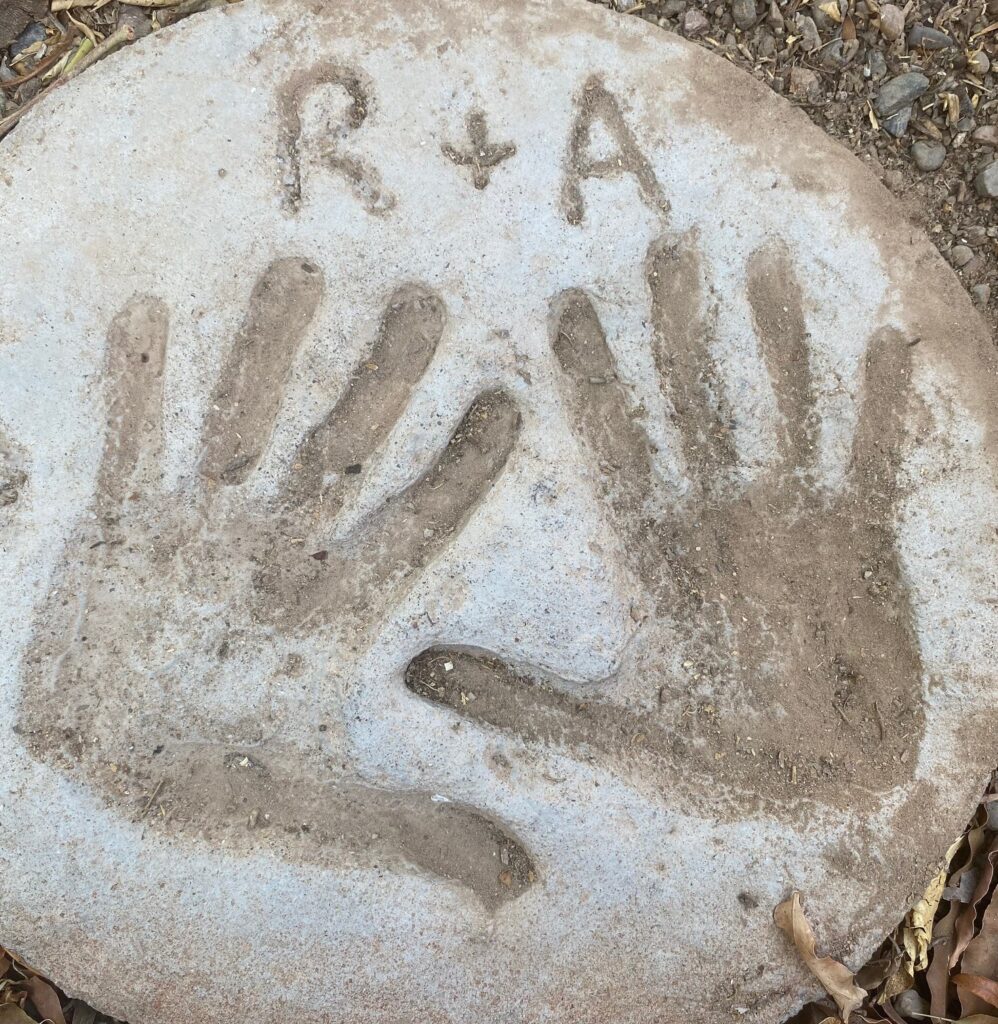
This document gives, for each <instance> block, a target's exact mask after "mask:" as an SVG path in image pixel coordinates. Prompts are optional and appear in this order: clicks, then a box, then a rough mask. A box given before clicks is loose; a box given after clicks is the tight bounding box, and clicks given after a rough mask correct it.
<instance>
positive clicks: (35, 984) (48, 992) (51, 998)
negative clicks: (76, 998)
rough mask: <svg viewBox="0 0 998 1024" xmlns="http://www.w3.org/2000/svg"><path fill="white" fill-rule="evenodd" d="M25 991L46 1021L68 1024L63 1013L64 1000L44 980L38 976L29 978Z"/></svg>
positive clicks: (54, 1023) (25, 984)
mask: <svg viewBox="0 0 998 1024" xmlns="http://www.w3.org/2000/svg"><path fill="white" fill-rule="evenodd" d="M24 989H25V991H26V992H27V993H28V996H29V998H30V999H31V1001H32V1002H33V1003H34V1004H35V1009H36V1010H38V1012H39V1013H40V1014H41V1015H42V1018H43V1019H44V1020H50V1021H52V1024H66V1018H65V1017H64V1016H63V1013H62V1000H60V999H59V996H58V994H57V993H56V990H55V989H54V988H53V987H52V986H51V985H50V984H49V983H48V982H47V981H45V979H44V978H39V977H38V975H37V974H36V975H35V976H34V977H33V978H28V980H27V981H26V982H25V983H24Z"/></svg>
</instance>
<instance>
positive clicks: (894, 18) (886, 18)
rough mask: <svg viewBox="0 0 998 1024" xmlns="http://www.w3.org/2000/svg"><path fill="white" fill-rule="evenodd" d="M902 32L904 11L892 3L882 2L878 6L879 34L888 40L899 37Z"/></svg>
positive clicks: (891, 40) (892, 40)
mask: <svg viewBox="0 0 998 1024" xmlns="http://www.w3.org/2000/svg"><path fill="white" fill-rule="evenodd" d="M903 32H904V11H902V10H901V8H900V7H895V6H894V4H884V6H883V7H881V8H880V34H881V35H882V36H883V37H884V39H886V40H887V41H888V42H891V43H893V42H894V40H895V39H900V38H901V34H902V33H903Z"/></svg>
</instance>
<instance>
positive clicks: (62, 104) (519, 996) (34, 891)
mask: <svg viewBox="0 0 998 1024" xmlns="http://www.w3.org/2000/svg"><path fill="white" fill-rule="evenodd" d="M0 237H3V238H4V240H5V243H6V252H7V253H8V256H9V257H11V258H9V259H8V260H7V262H6V265H5V268H4V270H3V271H2V272H0V595H2V599H0V697H2V699H0V719H2V723H3V736H4V742H3V744H2V745H0V941H2V942H3V943H4V944H6V945H9V946H10V947H11V948H14V949H16V950H17V951H18V952H19V953H21V954H22V955H23V956H24V957H25V958H27V959H28V960H29V961H30V962H32V963H33V964H34V966H35V967H37V968H38V969H39V970H41V971H43V972H46V973H48V974H50V975H51V976H52V977H53V978H54V980H55V981H56V982H57V983H59V984H60V985H62V986H64V987H65V988H66V990H67V991H68V992H69V993H70V994H74V995H80V996H82V997H83V998H85V999H87V1000H89V1001H91V1002H92V1003H94V1005H96V1006H98V1007H99V1008H100V1009H101V1010H103V1011H106V1012H108V1013H110V1014H113V1015H115V1016H116V1017H119V1018H123V1019H127V1020H129V1021H130V1022H131V1024H171V1022H176V1021H185V1022H191V1024H201V1022H204V1024H207V1022H209V1021H210V1022H212V1024H236V1022H240V1024H242V1022H244V1021H247V1020H252V1021H255V1022H260V1024H270V1022H274V1024H276V1022H278V1021H280V1022H286V1021H288V1020H290V1019H303V1018H306V1017H307V1018H309V1019H313V1020H315V1019H318V1020H321V1021H328V1022H330V1024H331V1022H334V1021H335V1022H348V1024H375V1022H377V1024H396V1022H403V1021H405V1022H410V1021H425V1022H444V1021H446V1022H453V1024H470V1022H472V1021H475V1022H481V1021H484V1022H490V1024H491V1022H495V1024H500V1022H502V1024H528V1022H530V1024H534V1022H542V1021H547V1022H553V1024H554V1022H557V1024H570V1022H571V1024H585V1022H593V1024H597V1022H598V1024H602V1022H610V1021H613V1022H614V1024H651V1022H653V1021H654V1022H659V1024H680V1022H682V1024H718V1022H720V1021H725V1020H741V1021H745V1022H746V1024H764V1022H765V1024H772V1022H775V1021H778V1020H780V1019H782V1017H783V1015H784V1014H787V1013H789V1012H791V1011H793V1010H794V1009H795V1008H796V1007H797V1006H798V1005H799V1004H800V1003H801V1002H802V1001H803V1000H804V999H805V998H808V997H810V996H811V995H813V994H814V993H813V984H812V982H811V980H810V979H809V978H808V976H807V975H806V973H805V972H804V971H803V969H802V968H801V966H800V965H799V963H798V962H797V960H796V958H795V956H794V954H793V952H792V950H790V949H789V948H788V945H787V943H786V941H785V939H784V937H783V936H782V935H781V934H780V933H779V932H778V931H777V930H776V929H775V927H774V926H773V924H772V919H771V914H772V908H773V907H774V906H775V905H776V904H777V903H778V902H779V901H780V900H781V899H783V898H784V897H785V896H786V895H787V894H788V893H789V892H790V891H791V890H792V889H794V888H798V889H800V890H801V891H802V892H803V893H804V894H805V899H806V906H807V910H808V914H809V916H810V918H811V919H812V920H813V922H814V923H815V925H816V928H817V931H818V933H819V940H820V942H821V943H822V945H823V946H824V947H825V948H826V949H828V950H830V951H831V952H833V953H834V954H836V955H838V956H840V957H843V958H845V959H846V960H848V961H849V962H850V963H852V964H854V965H856V966H858V965H859V963H860V962H862V960H863V958H864V957H865V956H866V955H867V954H869V952H871V950H872V949H873V947H874V946H875V944H876V942H877V941H878V940H879V939H880V938H881V937H882V936H883V934H885V933H886V932H887V931H888V930H890V928H891V927H892V926H893V925H894V924H895V923H896V921H897V920H898V919H899V917H900V916H901V915H902V914H903V913H904V911H905V909H906V907H907V906H908V904H909V903H910V901H911V900H912V899H913V898H914V897H916V896H917V895H918V894H920V893H921V891H922V890H923V888H924V885H925V883H926V881H927V880H928V879H929V878H930V877H931V875H932V874H933V873H934V869H935V864H936V861H937V860H938V858H939V857H940V856H941V855H942V854H943V852H944V851H945V849H946V848H947V846H948V844H949V842H950V841H951V839H952V837H953V836H954V835H956V834H957V833H958V831H959V829H960V828H961V827H962V825H963V823H964V821H965V819H966V817H967V816H968V814H969V812H970V811H971V809H972V808H973V806H974V803H975V800H976V797H977V794H978V792H979V789H980V787H981V785H982V783H983V780H984V779H985V777H986V775H987V772H988V771H989V770H990V769H991V768H992V767H993V765H994V763H995V756H996V742H995V737H996V725H998V718H996V715H995V712H996V710H998V687H996V685H995V684H996V681H998V680H996V668H995V666H996V665H998V649H996V644H998V641H996V638H998V604H996V603H995V594H996V593H998V537H996V533H995V528H994V524H995V509H996V507H998V490H996V440H995V430H996V420H998V386H996V375H995V374H996V370H995V359H994V348H993V344H992V340H991V338H990V337H989V336H988V335H987V332H986V329H985V328H984V326H983V324H982V323H981V321H980V320H979V319H978V318H977V316H976V315H975V314H974V312H973V310H972V308H971V306H970V303H969V301H968V299H967V297H966V296H965V294H964V293H963V292H962V290H961V289H960V287H959V284H958V283H957V281H956V279H955V277H954V276H953V275H952V274H951V272H950V271H949V270H948V269H947V268H946V267H945V265H944V264H943V263H942V262H941V260H940V259H939V258H938V257H937V255H936V254H935V252H934V250H933V249H932V247H931V246H930V245H929V243H928V241H927V240H926V239H925V238H924V237H923V236H922V235H921V234H920V233H919V232H917V231H916V230H915V229H914V228H912V227H911V226H909V225H908V223H907V222H906V221H905V220H904V219H903V217H902V215H901V213H900V212H899V211H898V210H897V209H896V208H895V207H894V205H893V203H892V200H891V199H890V198H889V196H888V195H887V194H886V193H885V192H884V191H883V190H882V189H881V188H880V186H879V185H877V184H876V183H875V182H874V180H873V179H872V177H871V176H869V175H868V174H867V173H866V172H865V170H864V169H863V168H862V166H861V164H860V163H859V162H858V161H857V160H855V159H854V158H853V157H852V156H851V155H849V154H848V153H846V152H845V151H844V150H842V149H841V148H839V147H838V146H836V145H835V144H833V143H831V142H830V141H829V140H827V139H826V138H825V137H824V136H822V135H821V134H820V133H819V132H818V131H817V130H816V129H814V128H813V127H812V126H810V125H809V124H808V123H807V122H806V120H805V119H804V118H803V117H802V116H800V115H799V114H798V113H797V112H795V111H793V110H792V109H791V107H790V106H789V105H788V104H786V103H785V102H783V101H782V100H781V99H779V98H777V97H775V96H773V95H771V94H770V93H769V92H768V91H767V90H765V89H764V88H763V87H762V86H759V85H757V84H756V83H754V82H753V81H751V80H750V79H749V78H748V76H745V75H742V74H741V73H739V72H738V71H736V70H735V69H733V68H732V67H731V66H729V65H727V64H726V63H724V62H723V61H721V60H714V59H712V58H711V56H710V55H709V54H705V53H704V52H702V51H700V50H694V49H693V47H692V46H689V45H687V44H686V43H684V42H683V41H681V40H680V39H678V38H676V37H674V36H671V35H667V34H665V33H661V32H658V31H656V30H654V29H653V28H652V27H650V26H648V25H646V24H644V23H639V22H637V21H625V20H623V19H620V18H617V17H615V16H613V15H610V14H608V13H607V12H605V11H603V10H599V9H596V8H594V7H593V6H592V5H590V4H587V3H583V2H582V0H578V2H573V0H544V2H533V0H528V2H522V0H487V2H486V0H481V2H479V0H473V2H468V3H462V4H459V5H449V4H440V3H435V2H434V3H431V2H429V0H384V2H373V3H367V4H351V3H345V2H342V3H341V2H339V0H330V2H327V3H311V4H309V3H298V2H291V0H246V2H245V3H242V4H239V5H235V6H233V7H232V8H231V9H228V10H223V11H213V12H210V13H208V14H206V15H204V16H200V17H196V18H192V19H189V20H187V21H185V22H183V23H182V24H180V25H178V26H177V27H175V28H172V29H167V30H164V31H162V32H160V33H158V34H156V35H155V36H153V37H150V38H147V39H145V40H143V41H141V42H140V43H138V44H136V45H135V46H133V47H131V48H129V49H128V50H127V51H126V52H123V53H120V54H118V55H116V56H114V57H113V58H110V59H108V60H107V62H106V63H104V64H102V65H101V67H100V68H99V69H96V70H93V71H90V72H88V73H87V74H86V75H85V76H82V77H81V79H79V80H77V81H76V82H74V83H72V85H70V86H68V87H66V88H64V89H61V90H60V91H59V92H58V93H57V95H56V97H54V98H53V99H52V101H51V102H49V103H48V104H46V105H44V106H42V107H41V108H40V109H38V110H36V111H33V112H32V113H30V114H29V115H28V116H26V117H25V119H24V121H23V122H22V124H21V126H20V127H19V129H18V130H17V131H16V132H15V133H14V135H12V136H11V137H9V138H8V139H7V140H5V141H4V143H3V144H2V145H0ZM331 410H332V411H331ZM701 541H702V542H701ZM760 580H762V581H763V582H764V583H765V586H763V585H762V584H760Z"/></svg>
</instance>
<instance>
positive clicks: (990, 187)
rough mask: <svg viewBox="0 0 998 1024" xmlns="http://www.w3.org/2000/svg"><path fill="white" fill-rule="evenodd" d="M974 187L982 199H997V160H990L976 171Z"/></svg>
mask: <svg viewBox="0 0 998 1024" xmlns="http://www.w3.org/2000/svg"><path fill="white" fill-rule="evenodd" d="M974 188H975V189H976V190H977V194H978V195H979V196H980V197H981V198H982V199H998V160H992V161H991V163H989V164H988V165H987V166H986V167H984V168H983V169H982V170H981V171H979V172H978V174H977V177H976V178H974Z"/></svg>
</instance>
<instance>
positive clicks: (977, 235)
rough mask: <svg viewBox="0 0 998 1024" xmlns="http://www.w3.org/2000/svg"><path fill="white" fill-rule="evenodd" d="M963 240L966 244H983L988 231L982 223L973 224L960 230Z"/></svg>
mask: <svg viewBox="0 0 998 1024" xmlns="http://www.w3.org/2000/svg"><path fill="white" fill-rule="evenodd" d="M962 234H963V240H964V241H965V242H966V243H967V245H984V243H985V242H986V241H987V240H988V232H987V229H986V228H985V227H984V225H983V224H973V225H971V226H970V227H969V228H964V229H963V231H962Z"/></svg>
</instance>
